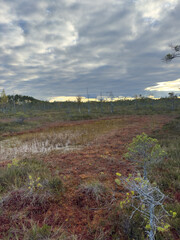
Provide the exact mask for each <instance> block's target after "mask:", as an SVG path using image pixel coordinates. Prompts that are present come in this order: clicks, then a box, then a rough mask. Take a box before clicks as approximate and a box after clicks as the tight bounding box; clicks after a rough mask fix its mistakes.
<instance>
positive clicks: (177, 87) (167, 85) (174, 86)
mask: <svg viewBox="0 0 180 240" xmlns="http://www.w3.org/2000/svg"><path fill="white" fill-rule="evenodd" d="M145 90H146V91H158V92H162V91H165V92H172V91H175V92H180V78H179V79H177V80H174V81H167V82H157V85H156V86H152V87H147V88H146V89H145Z"/></svg>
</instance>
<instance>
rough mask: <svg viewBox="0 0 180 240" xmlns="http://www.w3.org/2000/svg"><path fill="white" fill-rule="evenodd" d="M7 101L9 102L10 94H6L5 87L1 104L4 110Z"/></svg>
mask: <svg viewBox="0 0 180 240" xmlns="http://www.w3.org/2000/svg"><path fill="white" fill-rule="evenodd" d="M7 103H8V96H7V95H6V93H5V90H4V89H3V90H2V92H1V106H2V109H3V112H4V111H5V108H6V105H7Z"/></svg>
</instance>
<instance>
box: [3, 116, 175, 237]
mask: <svg viewBox="0 0 180 240" xmlns="http://www.w3.org/2000/svg"><path fill="white" fill-rule="evenodd" d="M122 118H123V119H124V121H126V122H127V124H126V125H125V127H123V128H120V129H119V130H116V131H111V132H109V133H108V134H105V135H103V136H101V137H98V138H97V139H95V140H94V141H93V142H91V143H90V144H89V145H88V146H86V147H85V148H84V149H82V150H78V151H76V152H69V153H64V154H62V153H57V152H56V153H51V154H48V155H46V156H43V157H41V158H42V159H43V160H44V161H45V162H46V163H48V165H49V167H50V169H51V171H52V174H53V173H56V174H59V176H60V177H61V179H62V180H63V182H64V185H65V188H66V191H65V193H64V195H63V197H62V198H61V199H60V200H59V201H55V202H52V203H51V204H50V205H48V207H47V209H46V210H45V211H44V212H43V211H41V209H39V210H38V209H35V210H32V211H31V212H30V214H29V215H28V216H26V217H27V218H31V219H33V220H35V221H37V222H38V223H39V224H41V223H42V222H43V221H44V219H46V224H49V225H51V226H53V227H55V226H60V225H62V224H63V226H64V227H65V229H66V230H69V232H71V233H73V234H76V235H78V236H81V238H80V237H79V238H78V239H82V240H85V239H86V240H88V239H89V240H90V239H94V231H95V229H97V226H98V225H99V224H100V222H104V224H102V226H101V228H102V230H103V231H104V232H105V231H108V228H109V226H108V222H107V221H106V220H107V218H108V214H109V213H110V210H108V209H104V208H103V205H104V206H105V205H106V203H105V202H104V203H103V202H102V203H101V204H100V205H99V203H98V204H97V203H96V201H95V200H94V199H93V198H92V197H91V196H85V195H84V194H83V192H80V191H79V190H78V186H79V185H80V184H81V183H84V182H87V181H90V180H94V179H96V180H99V181H101V182H104V183H105V184H106V185H107V186H108V187H109V188H110V189H112V190H114V193H115V196H114V201H118V199H121V198H123V191H122V192H121V191H117V189H116V185H115V183H114V180H115V178H116V172H121V173H122V174H123V175H127V174H128V173H131V172H133V171H134V168H135V166H134V165H133V164H132V163H131V162H128V161H126V160H125V159H123V157H122V156H123V154H124V153H125V151H126V145H127V144H128V143H130V142H131V140H132V138H133V137H134V136H136V135H137V134H141V133H142V132H145V133H147V134H150V133H151V132H152V131H154V130H156V129H158V128H161V127H162V126H163V125H164V124H165V123H167V122H168V121H170V119H172V118H171V117H169V116H160V115H158V116H128V117H122ZM93 121H94V120H90V121H79V122H70V123H66V126H67V125H68V124H69V125H72V124H82V123H84V122H86V123H87V122H88V123H89V124H91V123H93ZM152 122H153V123H154V124H152ZM54 125H55V124H54ZM56 125H58V124H57V123H56ZM61 125H62V123H61ZM38 131H39V130H38ZM4 165H6V163H1V166H4ZM118 190H121V189H118ZM105 201H109V202H110V201H112V199H110V198H108V197H107V199H106V200H105ZM107 206H108V204H107ZM9 219H10V218H9V216H5V215H4V216H1V217H0V222H1V226H0V232H1V233H2V232H6V231H7V230H8V229H9V228H10V226H11V225H13V224H14V222H13V221H12V220H11V221H10V220H9ZM109 225H111V223H110V222H109ZM0 235H1V234H0ZM1 236H2V235H1Z"/></svg>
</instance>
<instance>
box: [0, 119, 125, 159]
mask: <svg viewBox="0 0 180 240" xmlns="http://www.w3.org/2000/svg"><path fill="white" fill-rule="evenodd" d="M121 126H123V121H122V120H121V119H113V120H112V119H111V120H98V121H95V122H90V123H86V124H81V125H72V126H63V127H53V128H49V129H46V130H44V131H42V132H36V133H28V134H27V133H26V134H24V135H21V136H16V137H11V138H9V139H6V140H4V141H1V142H0V161H4V160H11V159H13V158H21V159H22V158H24V157H28V156H29V155H32V154H46V153H49V152H51V151H62V152H66V151H74V150H78V149H81V148H82V147H83V146H84V145H87V144H89V143H90V142H92V141H93V140H95V139H97V138H98V137H99V136H101V135H102V134H106V133H107V132H109V131H110V130H115V129H117V128H119V127H121Z"/></svg>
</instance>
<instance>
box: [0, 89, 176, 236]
mask: <svg viewBox="0 0 180 240" xmlns="http://www.w3.org/2000/svg"><path fill="white" fill-rule="evenodd" d="M179 101H180V100H179V99H178V98H177V97H176V96H175V95H174V94H170V95H169V97H167V98H162V99H159V100H152V99H148V98H143V97H140V98H136V99H134V100H131V101H130V100H126V101H115V102H113V101H111V102H105V101H99V102H88V103H82V102H81V101H80V100H79V101H78V102H64V103H48V102H43V101H39V100H36V99H34V98H31V97H27V96H19V95H16V96H6V94H5V92H4V91H3V92H2V94H1V111H0V134H1V135H0V140H1V141H0V223H1V224H0V239H3V240H7V239H9V240H14V239H16V240H21V239H22V240H40V239H44V240H45V239H52V240H65V239H67V240H75V239H76V240H85V239H86V240H118V239H121V240H130V239H139V240H144V239H150V240H154V239H157V240H162V239H165V240H171V239H172V240H176V239H179V236H180V228H179V222H180V185H179V183H180V170H179V169H180V168H179V167H180V166H179V163H180V162H179V159H180V117H179V112H180V102H179ZM138 115H139V116H138ZM92 119H94V120H92ZM72 120H73V121H72ZM75 120H79V121H75ZM85 120H87V121H85Z"/></svg>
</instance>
